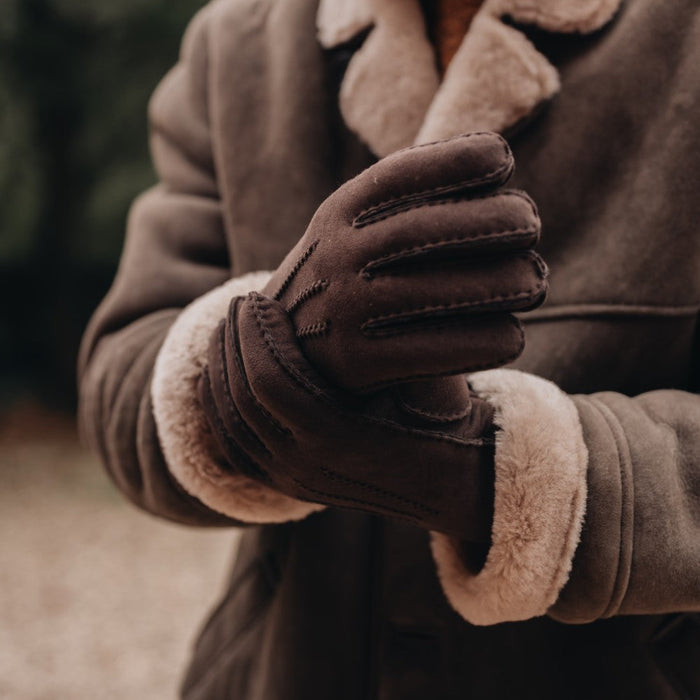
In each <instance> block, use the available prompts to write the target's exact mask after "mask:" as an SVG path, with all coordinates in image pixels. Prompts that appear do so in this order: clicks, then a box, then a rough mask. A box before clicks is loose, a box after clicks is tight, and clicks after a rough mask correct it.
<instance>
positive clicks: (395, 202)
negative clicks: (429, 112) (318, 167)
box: [322, 132, 513, 223]
mask: <svg viewBox="0 0 700 700" xmlns="http://www.w3.org/2000/svg"><path fill="white" fill-rule="evenodd" d="M512 172H513V154H512V153H511V150H510V148H509V146H508V144H507V143H506V141H505V140H504V139H503V138H502V137H501V136H499V135H498V134H493V133H488V132H481V133H473V134H465V135H462V136H457V137H455V138H452V139H447V140H445V141H439V142H436V143H430V144H425V145H421V146H414V147H412V148H406V149H403V150H401V151H397V152H396V153H393V154H391V155H389V156H387V157H386V158H383V159H382V160H380V161H379V162H378V163H375V164H374V165H372V166H371V167H369V168H368V169H367V170H365V171H364V172H362V173H360V174H359V175H358V176H357V177H355V178H353V179H352V180H350V181H349V182H348V183H346V184H345V185H343V187H342V188H340V189H339V190H338V192H337V193H335V194H334V195H333V196H332V197H330V198H329V199H328V200H327V202H329V205H328V207H327V208H328V209H332V210H335V211H336V212H338V211H342V212H343V217H344V218H345V220H346V222H349V221H353V220H357V221H358V222H359V223H362V221H363V219H364V218H365V217H368V218H370V219H371V218H376V217H377V216H380V215H382V214H386V213H387V212H392V211H396V210H401V209H402V208H405V207H409V206H411V204H412V203H414V202H416V201H423V200H429V199H431V198H439V197H442V196H445V195H447V194H449V193H457V192H464V191H474V190H480V189H484V190H486V189H491V188H494V187H498V186H500V185H502V184H503V183H505V182H506V181H507V180H508V178H509V177H510V175H511V174H512ZM325 208H326V207H325V206H324V207H322V209H325Z"/></svg>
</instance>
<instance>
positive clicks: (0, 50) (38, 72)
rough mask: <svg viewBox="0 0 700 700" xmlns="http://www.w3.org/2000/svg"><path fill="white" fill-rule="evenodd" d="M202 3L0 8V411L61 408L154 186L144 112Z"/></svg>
mask: <svg viewBox="0 0 700 700" xmlns="http://www.w3.org/2000/svg"><path fill="white" fill-rule="evenodd" d="M204 1H205V0H111V1H110V2H105V3H92V2H88V1H87V0H0V293H1V294H2V304H1V306H0V308H1V309H2V312H0V373H1V374H0V402H7V400H8V399H12V398H13V397H14V396H16V395H17V394H18V393H20V392H21V393H26V392H27V391H31V392H32V393H34V394H36V395H37V396H38V397H39V398H42V399H44V400H46V401H49V402H53V403H55V402H59V403H62V404H63V405H65V406H71V405H72V404H73V402H74V400H75V389H74V386H75V379H74V365H75V356H76V352H77V347H78V343H79V340H80V335H81V333H82V330H83V328H84V325H85V323H86V321H87V318H88V316H89V314H90V312H91V311H92V309H94V307H95V306H96V304H97V303H98V302H99V300H100V299H101V297H102V296H103V295H104V293H105V291H106V289H107V288H108V286H109V284H110V282H111V279H112V277H113V275H114V272H115V269H116V265H117V262H118V259H119V253H120V250H121V246H122V241H123V235H124V222H125V218H126V214H127V211H128V208H129V204H130V202H131V201H132V200H133V198H134V197H135V196H136V194H137V193H138V192H140V191H142V190H143V189H145V188H146V187H148V186H149V185H150V184H151V183H152V182H153V181H154V180H155V176H154V173H153V170H152V167H151V164H150V161H149V158H148V147H147V124H146V105H147V102H148V98H149V96H150V94H151V92H152V91H153V89H154V87H155V86H156V84H157V82H158V80H159V79H160V78H161V77H162V75H163V74H164V73H165V72H166V71H167V69H168V68H169V67H170V66H171V65H172V64H173V63H174V62H175V61H176V59H177V52H178V46H179V43H180V39H181V36H182V32H183V31H184V28H185V26H186V25H187V22H188V20H189V19H190V18H191V16H192V15H193V14H194V13H195V12H196V10H197V9H198V8H199V7H201V6H202V5H203V4H204Z"/></svg>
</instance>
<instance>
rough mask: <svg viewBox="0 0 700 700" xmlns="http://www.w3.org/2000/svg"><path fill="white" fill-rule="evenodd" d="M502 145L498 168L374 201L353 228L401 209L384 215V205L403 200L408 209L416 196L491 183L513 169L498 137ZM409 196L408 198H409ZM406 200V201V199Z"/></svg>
mask: <svg viewBox="0 0 700 700" xmlns="http://www.w3.org/2000/svg"><path fill="white" fill-rule="evenodd" d="M483 135H484V133H482V132H476V133H472V134H467V135H465V136H463V137H462V138H463V139H465V140H468V139H470V138H474V137H476V136H483ZM447 140H450V139H445V141H447ZM500 140H501V142H502V145H503V150H504V152H505V155H506V162H505V163H503V164H502V165H500V166H499V167H498V168H496V169H495V170H492V171H490V172H488V173H486V174H484V175H482V176H481V177H478V178H466V179H464V180H460V181H458V182H453V183H451V184H449V185H441V186H439V187H433V188H430V189H426V190H419V191H418V192H414V191H409V192H406V193H401V194H396V195H394V196H393V197H391V198H389V199H385V200H382V201H380V202H376V203H375V204H371V205H369V206H368V207H366V208H365V209H363V210H362V211H361V212H360V213H359V214H358V215H357V216H356V217H355V218H354V220H353V222H352V225H353V226H354V227H355V228H362V227H363V226H367V225H368V224H370V223H374V222H375V221H380V220H381V219H383V218H386V217H387V216H391V215H392V213H398V211H402V209H400V208H399V209H398V210H397V209H394V208H392V213H389V214H387V215H386V216H385V215H384V207H386V206H390V205H392V204H394V203H395V204H396V206H397V207H401V205H402V203H403V202H406V204H408V205H409V209H410V208H412V206H410V203H411V202H412V201H413V200H414V199H415V198H417V197H427V196H430V195H433V194H435V195H440V194H443V193H445V194H447V193H448V192H454V191H455V190H459V189H461V188H463V187H466V186H467V185H469V187H474V188H476V187H479V186H481V185H487V184H491V183H492V182H497V181H498V180H499V179H500V178H501V176H503V175H504V174H506V173H510V172H511V171H512V169H513V159H512V157H511V152H510V147H509V146H508V144H507V143H506V141H505V139H503V138H501V139H500ZM436 143H442V141H435V142H433V143H431V144H420V145H419V146H413V147H411V148H409V149H405V150H413V149H414V148H425V147H426V146H432V145H435V144H436ZM409 198H410V199H409ZM407 200H408V201H407ZM375 212H378V216H379V217H381V218H375V217H374V216H373V214H375Z"/></svg>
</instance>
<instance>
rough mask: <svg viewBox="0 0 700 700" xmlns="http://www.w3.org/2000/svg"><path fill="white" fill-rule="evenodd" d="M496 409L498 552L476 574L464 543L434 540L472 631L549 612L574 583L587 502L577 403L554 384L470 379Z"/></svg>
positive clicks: (483, 376)
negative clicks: (468, 563)
mask: <svg viewBox="0 0 700 700" xmlns="http://www.w3.org/2000/svg"><path fill="white" fill-rule="evenodd" d="M469 381H470V383H471V385H472V386H473V388H474V389H475V390H476V391H477V392H478V393H479V394H480V395H481V396H483V397H485V398H486V399H488V400H489V401H490V402H491V403H492V404H493V405H494V407H495V409H496V418H495V420H496V424H497V425H498V426H499V428H500V430H499V432H498V434H497V438H496V488H495V491H496V493H495V508H494V523H493V531H492V545H491V549H490V551H489V554H488V557H487V560H486V564H485V565H484V567H483V569H482V570H481V571H480V572H479V573H478V574H476V575H474V574H472V573H470V572H469V571H468V570H467V569H466V568H465V566H464V564H463V562H462V560H461V558H460V555H459V552H458V548H457V543H456V542H455V541H454V540H453V539H452V538H450V537H448V536H446V535H442V534H439V533H432V549H433V555H434V557H435V561H436V563H437V569H438V575H439V577H440V581H441V583H442V587H443V589H444V591H445V594H446V595H447V598H448V600H449V601H450V603H451V605H452V607H453V608H454V609H455V610H456V611H457V612H458V613H459V614H460V615H461V616H462V617H464V618H465V619H466V620H468V621H469V622H471V623H472V624H475V625H493V624H496V623H499V622H509V621H517V620H527V619H529V618H532V617H537V616H539V615H543V614H544V613H546V611H547V610H548V608H549V607H550V606H551V605H553V604H554V602H555V601H556V600H557V598H558V596H559V592H560V591H561V589H562V588H563V587H564V584H565V583H566V581H567V580H568V578H569V574H570V572H571V565H572V560H573V557H574V552H575V551H576V547H577V545H578V542H579V538H580V534H581V527H582V524H583V518H584V511H585V504H586V468H587V463H588V451H587V449H586V445H585V442H584V439H583V431H582V428H581V423H580V420H579V416H578V412H577V410H576V407H575V405H574V403H573V401H572V400H571V399H570V398H569V397H568V396H566V394H564V393H563V392H562V391H561V390H560V389H559V388H558V387H557V386H556V385H555V384H552V383H551V382H548V381H546V380H544V379H540V378H539V377H535V376H534V375H530V374H526V373H523V372H518V371H516V370H504V369H499V370H491V371H488V372H480V373H477V374H474V375H471V377H470V379H469Z"/></svg>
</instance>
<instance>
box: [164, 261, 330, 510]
mask: <svg viewBox="0 0 700 700" xmlns="http://www.w3.org/2000/svg"><path fill="white" fill-rule="evenodd" d="M269 278H270V273H269V272H253V273H250V274H247V275H243V276H242V277H235V278H234V279H231V280H229V281H228V282H226V283H225V284H223V285H221V286H220V287H216V288H215V289H213V290H212V291H210V292H208V293H207V294H205V295H203V296H201V297H200V298H199V299H197V300H196V301H194V302H193V303H192V304H190V305H189V306H187V307H186V308H185V309H184V310H183V311H182V313H181V314H180V315H179V316H178V317H177V319H176V320H175V323H174V324H173V325H172V326H171V328H170V330H169V332H168V335H167V336H166V338H165V341H164V342H163V345H162V347H161V349H160V352H159V353H158V357H157V358H156V363H155V369H154V374H153V381H152V383H151V395H152V399H153V413H154V417H155V422H156V427H157V430H158V437H159V440H160V443H161V447H162V449H163V454H164V456H165V460H166V462H167V465H168V469H170V472H171V473H172V474H173V476H174V477H175V478H176V479H177V481H178V482H179V483H180V484H181V485H182V486H183V488H184V489H185V490H186V491H187V492H188V493H190V494H191V495H193V496H195V497H196V498H198V499H199V500H200V501H202V503H204V504H205V505H207V506H209V507H210V508H212V509H213V510H215V511H217V512H219V513H223V514H224V515H227V516H229V517H231V518H235V519H236V520H240V521H242V522H248V523H280V522H286V521H288V520H300V519H302V518H304V517H306V516H307V515H309V514H310V513H313V512H314V511H317V510H320V509H321V508H322V506H319V505H316V504H312V503H304V502H302V501H297V500H295V499H293V498H290V497H289V496H285V495H284V494H281V493H279V492H277V491H274V490H273V489H270V488H268V487H267V486H264V485H263V484H260V483H258V482H257V481H254V480H253V479H250V478H248V477H247V476H243V475H236V474H231V473H230V472H227V471H226V470H225V468H224V467H223V465H222V464H221V463H220V461H219V460H220V459H221V457H219V455H220V452H219V450H218V448H217V446H216V443H215V440H214V437H213V435H212V434H211V431H210V430H209V425H208V423H207V419H206V416H205V415H204V412H203V411H202V409H201V406H200V404H199V401H198V399H197V381H198V380H199V376H200V374H201V372H202V368H203V367H204V365H205V364H206V357H207V348H208V346H209V338H210V336H211V333H212V331H213V330H214V328H216V326H217V324H218V323H219V321H221V319H222V318H224V316H225V315H226V312H227V310H228V307H229V304H230V302H231V299H232V298H233V297H236V296H242V295H244V294H247V293H248V292H250V291H253V290H260V289H262V287H264V285H265V283H266V282H267V281H268V279H269Z"/></svg>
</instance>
